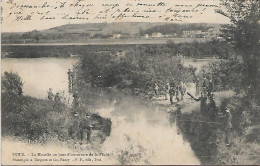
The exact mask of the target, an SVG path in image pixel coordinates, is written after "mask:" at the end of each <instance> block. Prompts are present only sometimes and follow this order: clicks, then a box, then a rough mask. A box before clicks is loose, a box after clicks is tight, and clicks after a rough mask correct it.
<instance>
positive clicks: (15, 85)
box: [2, 72, 23, 95]
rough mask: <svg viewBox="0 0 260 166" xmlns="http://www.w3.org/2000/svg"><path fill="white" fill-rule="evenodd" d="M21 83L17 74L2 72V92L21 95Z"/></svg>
mask: <svg viewBox="0 0 260 166" xmlns="http://www.w3.org/2000/svg"><path fill="white" fill-rule="evenodd" d="M22 86H23V82H22V80H21V77H20V76H19V75H18V74H17V73H13V72H10V73H9V72H4V76H2V91H3V92H4V91H11V92H14V93H17V94H18V95H22V94H23V90H22Z"/></svg>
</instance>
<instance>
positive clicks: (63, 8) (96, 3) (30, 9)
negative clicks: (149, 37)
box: [1, 0, 228, 32]
mask: <svg viewBox="0 0 260 166" xmlns="http://www.w3.org/2000/svg"><path fill="white" fill-rule="evenodd" d="M2 8H3V10H1V11H2V19H3V21H2V32H24V31H31V30H34V29H36V30H43V29H48V28H52V27H55V26H59V25H64V24H69V23H70V24H75V23H92V22H125V21H127V22H164V21H166V22H169V23H202V22H203V23H228V19H227V18H225V17H223V16H221V15H220V14H216V13H215V9H218V8H220V2H219V0H128V1H126V0H3V1H2Z"/></svg>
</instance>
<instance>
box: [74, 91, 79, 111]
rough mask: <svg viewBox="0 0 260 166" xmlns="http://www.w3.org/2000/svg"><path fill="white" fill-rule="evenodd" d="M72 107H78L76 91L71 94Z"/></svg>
mask: <svg viewBox="0 0 260 166" xmlns="http://www.w3.org/2000/svg"><path fill="white" fill-rule="evenodd" d="M73 106H74V108H75V109H76V108H78V107H79V93H78V91H75V93H73Z"/></svg>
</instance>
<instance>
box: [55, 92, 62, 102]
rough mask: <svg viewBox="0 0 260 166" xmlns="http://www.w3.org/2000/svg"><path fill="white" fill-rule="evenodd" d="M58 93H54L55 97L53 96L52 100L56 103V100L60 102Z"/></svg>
mask: <svg viewBox="0 0 260 166" xmlns="http://www.w3.org/2000/svg"><path fill="white" fill-rule="evenodd" d="M59 95H60V93H59V92H57V93H56V95H55V97H54V101H55V102H57V103H58V102H61V99H60V96H59Z"/></svg>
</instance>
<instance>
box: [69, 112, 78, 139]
mask: <svg viewBox="0 0 260 166" xmlns="http://www.w3.org/2000/svg"><path fill="white" fill-rule="evenodd" d="M69 134H70V136H71V138H72V139H73V140H77V139H78V138H79V117H78V112H73V117H72V125H71V127H70V130H69Z"/></svg>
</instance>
